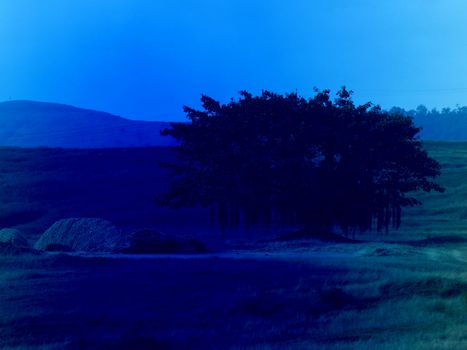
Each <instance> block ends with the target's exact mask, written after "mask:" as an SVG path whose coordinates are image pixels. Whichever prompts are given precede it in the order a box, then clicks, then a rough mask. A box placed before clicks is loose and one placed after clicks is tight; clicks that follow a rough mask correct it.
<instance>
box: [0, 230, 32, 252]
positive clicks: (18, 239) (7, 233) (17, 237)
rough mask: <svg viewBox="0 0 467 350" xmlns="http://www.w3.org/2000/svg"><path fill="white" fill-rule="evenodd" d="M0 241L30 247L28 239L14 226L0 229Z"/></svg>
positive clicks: (20, 246) (19, 246)
mask: <svg viewBox="0 0 467 350" xmlns="http://www.w3.org/2000/svg"><path fill="white" fill-rule="evenodd" d="M0 243H9V244H12V245H13V246H15V247H18V248H30V246H29V243H28V240H27V239H26V238H25V237H24V236H23V234H22V233H21V232H20V231H19V230H17V229H14V228H4V229H1V230H0Z"/></svg>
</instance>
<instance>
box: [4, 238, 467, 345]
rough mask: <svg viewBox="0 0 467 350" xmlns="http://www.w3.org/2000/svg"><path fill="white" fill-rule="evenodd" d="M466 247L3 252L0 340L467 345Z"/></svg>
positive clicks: (296, 245) (363, 245)
mask: <svg viewBox="0 0 467 350" xmlns="http://www.w3.org/2000/svg"><path fill="white" fill-rule="evenodd" d="M466 257H467V245H466V244H462V245H459V244H456V245H452V244H444V245H442V246H434V245H431V244H428V243H427V244H426V245H424V246H415V245H410V244H404V245H397V244H387V243H372V244H368V243H358V244H339V245H317V244H310V243H305V242H296V243H293V244H292V243H288V244H285V245H284V244H278V243H276V244H269V245H267V246H263V247H262V249H260V250H257V251H249V252H241V251H240V252H236V254H235V255H222V254H220V255H219V256H202V257H198V258H196V257H191V258H189V257H186V256H185V257H178V258H176V257H158V258H138V259H135V258H130V257H127V258H123V257H120V258H102V257H76V256H65V255H43V256H30V257H3V258H0V278H1V280H2V284H1V285H0V348H2V349H255V350H256V349H465V348H466V347H467V317H466V315H467V273H466V271H465V264H466V262H467V259H466Z"/></svg>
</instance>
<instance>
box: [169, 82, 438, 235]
mask: <svg viewBox="0 0 467 350" xmlns="http://www.w3.org/2000/svg"><path fill="white" fill-rule="evenodd" d="M315 92H316V94H315V96H314V97H313V98H309V99H306V98H303V97H301V96H299V95H298V94H297V93H290V94H285V95H281V94H276V93H272V92H269V91H263V92H262V94H261V95H259V96H253V95H252V94H251V93H249V92H246V91H242V92H240V98H239V99H238V100H234V99H232V100H231V101H230V102H229V103H226V104H221V103H219V102H218V101H216V100H214V99H212V98H211V97H208V96H202V98H201V102H202V110H196V109H193V108H190V107H185V108H184V111H185V113H186V115H187V117H188V119H189V122H188V123H182V122H178V123H172V124H171V127H170V128H169V129H165V130H163V131H162V134H163V135H170V136H173V137H174V138H176V139H177V140H178V141H179V145H178V146H177V147H176V148H175V149H176V153H177V157H178V161H177V162H174V163H172V164H168V165H167V166H168V167H170V168H171V169H172V170H173V175H174V180H173V182H172V185H171V190H170V192H169V193H167V194H166V195H165V196H164V198H163V199H162V202H163V203H164V204H166V205H171V206H174V207H185V206H196V205H201V206H204V207H210V208H211V209H212V210H213V211H214V212H215V213H216V217H217V218H218V220H219V222H220V223H221V225H223V226H227V225H228V226H236V225H239V224H240V223H245V224H247V225H250V224H255V223H271V222H280V223H298V224H302V225H303V226H304V227H305V228H306V229H309V230H321V231H322V230H330V229H331V228H333V227H335V226H336V225H338V226H340V227H342V228H343V229H344V230H345V232H349V230H355V229H359V230H368V229H372V228H376V229H377V230H381V229H386V230H388V229H389V227H390V226H393V227H395V228H397V227H399V225H400V222H401V209H402V207H405V206H413V205H417V204H420V202H419V201H418V200H417V199H415V198H414V197H413V196H411V195H410V194H411V193H412V192H414V191H419V190H423V191H432V190H435V191H443V189H442V188H441V187H440V186H439V185H438V184H437V183H436V182H434V179H435V178H436V177H437V176H438V175H439V174H440V165H439V164H438V163H437V162H436V161H435V160H433V159H432V158H430V157H429V156H428V155H427V153H426V151H424V150H423V147H422V143H421V142H420V141H419V140H418V138H417V134H418V132H419V128H417V127H415V126H414V124H413V122H412V118H410V117H408V116H404V115H402V114H400V113H395V112H394V113H393V112H391V113H388V112H384V111H382V110H381V108H380V107H378V106H373V105H372V104H371V103H367V104H364V105H359V106H356V105H355V104H354V102H353V101H352V98H351V94H352V92H351V91H348V90H347V89H346V88H345V87H344V88H342V89H341V90H340V91H339V92H338V93H337V96H336V98H335V99H334V100H332V99H331V97H330V91H329V90H324V91H318V90H316V91H315Z"/></svg>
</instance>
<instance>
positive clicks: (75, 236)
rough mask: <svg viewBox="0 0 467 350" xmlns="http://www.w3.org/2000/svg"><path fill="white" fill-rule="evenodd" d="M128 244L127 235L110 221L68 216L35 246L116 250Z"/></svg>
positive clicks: (61, 248) (45, 233)
mask: <svg viewBox="0 0 467 350" xmlns="http://www.w3.org/2000/svg"><path fill="white" fill-rule="evenodd" d="M126 246H128V243H127V237H125V235H124V234H123V233H122V232H121V231H120V230H119V229H118V228H117V227H115V226H114V225H113V224H112V223H111V222H109V221H106V220H103V219H97V218H68V219H62V220H59V221H57V222H55V223H54V224H53V225H52V226H51V227H50V228H49V229H48V230H47V231H45V232H44V234H43V235H42V236H41V237H40V238H39V240H38V241H37V242H36V244H35V246H34V247H35V248H36V249H38V250H45V251H86V252H114V251H119V250H122V249H123V248H124V247H126Z"/></svg>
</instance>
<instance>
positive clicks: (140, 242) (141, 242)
mask: <svg viewBox="0 0 467 350" xmlns="http://www.w3.org/2000/svg"><path fill="white" fill-rule="evenodd" d="M205 251H206V248H205V246H204V244H203V243H201V242H200V241H198V240H195V239H190V238H182V237H175V236H169V235H166V234H163V233H161V232H158V231H154V230H140V231H135V232H133V233H131V234H130V235H129V236H128V241H127V246H126V247H125V248H123V249H122V250H121V252H122V253H136V254H137V253H140V254H193V253H202V252H205Z"/></svg>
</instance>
